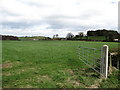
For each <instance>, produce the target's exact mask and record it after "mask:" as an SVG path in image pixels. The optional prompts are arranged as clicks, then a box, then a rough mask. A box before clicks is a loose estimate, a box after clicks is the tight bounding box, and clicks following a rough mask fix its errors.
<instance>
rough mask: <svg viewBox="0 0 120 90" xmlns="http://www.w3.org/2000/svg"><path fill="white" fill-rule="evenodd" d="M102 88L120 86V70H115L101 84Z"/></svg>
mask: <svg viewBox="0 0 120 90" xmlns="http://www.w3.org/2000/svg"><path fill="white" fill-rule="evenodd" d="M100 87H101V88H120V70H119V71H114V72H113V73H112V75H110V76H109V77H108V79H107V80H106V81H103V82H102V83H101V85H100Z"/></svg>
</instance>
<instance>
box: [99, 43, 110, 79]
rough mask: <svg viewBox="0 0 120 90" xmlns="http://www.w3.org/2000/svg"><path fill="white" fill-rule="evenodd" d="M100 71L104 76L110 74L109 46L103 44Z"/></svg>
mask: <svg viewBox="0 0 120 90" xmlns="http://www.w3.org/2000/svg"><path fill="white" fill-rule="evenodd" d="M100 73H101V74H102V77H103V78H107V75H108V46H107V45H103V47H102V48H101V65H100Z"/></svg>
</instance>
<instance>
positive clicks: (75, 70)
mask: <svg viewBox="0 0 120 90" xmlns="http://www.w3.org/2000/svg"><path fill="white" fill-rule="evenodd" d="M104 44H107V45H109V48H116V47H118V44H117V43H113V42H85V41H3V42H2V63H3V69H2V70H3V72H2V73H3V87H11V88H13V87H14V88H22V87H24V88H85V87H89V86H90V85H92V84H94V81H95V80H96V79H98V77H97V76H95V75H91V74H89V73H91V72H90V70H85V69H84V66H85V64H83V63H82V62H81V61H80V60H79V58H78V54H77V49H78V46H85V47H91V48H98V49H100V48H101V46H102V45H104Z"/></svg>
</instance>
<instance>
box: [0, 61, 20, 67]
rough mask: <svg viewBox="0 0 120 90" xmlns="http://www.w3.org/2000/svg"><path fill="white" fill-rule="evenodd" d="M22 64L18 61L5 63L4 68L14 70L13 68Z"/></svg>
mask: <svg viewBox="0 0 120 90" xmlns="http://www.w3.org/2000/svg"><path fill="white" fill-rule="evenodd" d="M20 64H21V62H19V61H17V62H10V61H6V62H5V63H3V64H2V68H12V67H14V66H18V65H20Z"/></svg>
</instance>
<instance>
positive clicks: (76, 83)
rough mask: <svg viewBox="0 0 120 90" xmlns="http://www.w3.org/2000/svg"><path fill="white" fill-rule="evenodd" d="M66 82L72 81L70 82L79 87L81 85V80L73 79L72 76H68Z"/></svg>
mask: <svg viewBox="0 0 120 90" xmlns="http://www.w3.org/2000/svg"><path fill="white" fill-rule="evenodd" d="M66 83H70V84H72V85H73V86H74V87H78V86H79V85H80V82H79V81H77V80H72V79H71V78H68V79H67V80H66Z"/></svg>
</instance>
